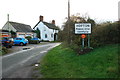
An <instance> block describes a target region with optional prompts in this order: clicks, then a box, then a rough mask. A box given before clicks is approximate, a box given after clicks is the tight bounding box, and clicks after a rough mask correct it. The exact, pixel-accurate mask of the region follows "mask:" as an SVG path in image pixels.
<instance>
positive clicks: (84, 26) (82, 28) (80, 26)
mask: <svg viewBox="0 0 120 80" xmlns="http://www.w3.org/2000/svg"><path fill="white" fill-rule="evenodd" d="M75 34H91V23H76V24H75Z"/></svg>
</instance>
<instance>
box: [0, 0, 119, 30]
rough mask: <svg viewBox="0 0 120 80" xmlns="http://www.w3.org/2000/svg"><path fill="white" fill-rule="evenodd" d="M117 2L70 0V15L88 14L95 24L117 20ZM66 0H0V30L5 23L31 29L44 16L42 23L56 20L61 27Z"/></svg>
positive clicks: (65, 10)
mask: <svg viewBox="0 0 120 80" xmlns="http://www.w3.org/2000/svg"><path fill="white" fill-rule="evenodd" d="M118 1H119V0H70V7H71V15H72V14H76V13H80V15H81V16H82V15H84V14H86V13H87V14H88V15H89V16H90V17H91V18H92V19H95V21H97V22H101V21H117V20H118ZM67 2H68V0H0V28H2V27H3V26H4V24H5V23H6V21H7V14H8V13H9V15H10V21H14V22H19V23H24V24H29V25H31V27H32V28H33V27H34V26H35V25H36V23H37V22H38V20H39V16H40V15H43V16H44V21H46V22H51V20H53V19H54V20H56V25H58V26H61V25H62V23H63V22H64V21H65V17H67V7H68V6H67Z"/></svg>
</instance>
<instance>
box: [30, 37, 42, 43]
mask: <svg viewBox="0 0 120 80" xmlns="http://www.w3.org/2000/svg"><path fill="white" fill-rule="evenodd" d="M40 42H41V39H39V38H31V40H30V43H37V44H38V43H40Z"/></svg>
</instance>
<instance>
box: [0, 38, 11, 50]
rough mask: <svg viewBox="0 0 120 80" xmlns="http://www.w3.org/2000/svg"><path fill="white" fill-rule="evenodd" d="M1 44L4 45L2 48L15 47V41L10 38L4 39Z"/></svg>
mask: <svg viewBox="0 0 120 80" xmlns="http://www.w3.org/2000/svg"><path fill="white" fill-rule="evenodd" d="M0 42H1V43H2V46H3V47H6V48H11V47H12V45H13V40H12V38H9V37H2V40H1V41H0Z"/></svg>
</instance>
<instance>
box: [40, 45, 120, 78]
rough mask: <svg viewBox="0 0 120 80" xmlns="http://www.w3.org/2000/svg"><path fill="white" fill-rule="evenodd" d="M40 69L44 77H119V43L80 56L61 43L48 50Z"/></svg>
mask: <svg viewBox="0 0 120 80" xmlns="http://www.w3.org/2000/svg"><path fill="white" fill-rule="evenodd" d="M119 49H120V48H119ZM39 70H40V73H41V74H42V75H43V78H117V77H118V44H114V45H107V46H104V47H99V48H95V49H94V50H93V51H91V52H90V53H88V54H84V55H79V56H78V55H77V54H76V52H74V51H73V50H71V49H70V48H65V47H63V46H62V45H60V46H58V47H56V48H54V49H52V50H50V51H49V52H48V54H47V55H46V56H45V57H44V59H43V60H42V61H41V66H39Z"/></svg>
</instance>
